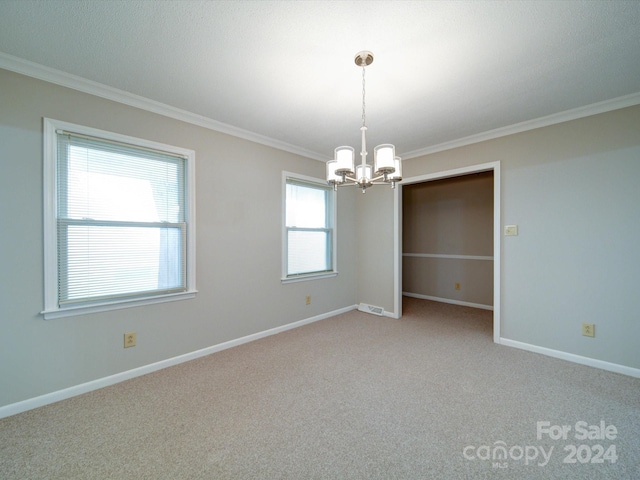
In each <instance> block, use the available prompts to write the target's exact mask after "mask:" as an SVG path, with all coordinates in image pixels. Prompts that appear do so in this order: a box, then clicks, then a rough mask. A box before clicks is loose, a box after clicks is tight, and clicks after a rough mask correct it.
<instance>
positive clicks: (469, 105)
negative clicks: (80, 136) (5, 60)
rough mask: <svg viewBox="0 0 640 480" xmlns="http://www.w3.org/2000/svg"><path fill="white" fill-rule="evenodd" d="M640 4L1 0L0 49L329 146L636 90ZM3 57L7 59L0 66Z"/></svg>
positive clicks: (404, 147) (527, 116)
mask: <svg viewBox="0 0 640 480" xmlns="http://www.w3.org/2000/svg"><path fill="white" fill-rule="evenodd" d="M639 25H640V2H639V1H603V2H600V1H579V2H575V1H545V2H542V1H533V2H531V1H517V2H516V1H505V2H500V1H491V2H485V1H470V2H465V1H456V2H448V1H433V2H432V1H420V2H411V1H406V2H405V1H384V2H383V1H377V2H372V1H355V2H352V1H320V2H314V1H305V2H302V1H300V2H294V1H189V0H182V1H151V0H150V1H140V0H126V1H117V0H111V1H99V0H93V1H91V0H78V1H69V0H45V1H30V0H22V1H12V0H0V52H4V53H5V54H8V55H10V56H13V57H18V58H19V59H24V60H28V61H30V62H34V63H37V64H40V65H43V66H46V67H50V68H53V69H56V70H59V71H62V72H66V73H69V74H73V75H77V76H79V77H83V78H85V79H89V80H92V81H95V82H99V83H101V84H104V85H107V86H110V87H114V88H117V89H120V90H123V91H126V92H130V93H133V94H136V95H140V96H143V97H146V98H149V99H152V100H155V101H157V102H161V103H163V104H166V105H169V106H172V107H176V108H179V109H182V110H186V111H189V112H192V113H195V114H199V115H202V116H204V117H207V118H209V119H213V120H216V121H218V122H223V123H225V124H229V125H231V126H234V127H238V128H240V129H244V130H247V131H250V132H254V133H256V134H259V135H262V136H265V137H268V138H270V139H275V140H277V141H279V142H286V143H288V144H291V145H294V146H297V147H300V148H303V149H306V150H308V151H310V152H315V153H316V154H317V155H314V156H315V157H316V158H327V159H328V158H329V157H331V156H333V149H334V148H335V147H336V146H339V145H352V146H354V147H356V149H358V148H359V133H360V132H359V127H360V122H361V103H360V102H361V90H362V86H361V81H362V78H361V71H360V69H359V68H358V67H356V66H355V65H354V63H353V57H354V55H355V54H356V53H357V52H358V51H360V50H365V49H366V50H371V51H372V52H373V53H374V55H375V61H374V63H373V65H371V66H370V67H368V68H367V70H366V80H367V83H366V94H367V95H366V100H367V126H368V143H369V146H370V148H369V150H370V151H372V147H373V146H374V145H377V144H379V143H394V144H395V145H396V149H397V151H398V152H399V153H401V154H406V153H411V152H414V153H415V152H416V151H420V150H422V149H425V148H428V147H430V146H433V145H439V144H442V143H445V142H450V141H454V140H456V139H460V138H464V137H468V136H471V135H477V134H480V133H482V132H487V131H490V130H493V129H498V128H502V127H507V126H510V125H514V124H517V123H520V122H526V121H530V120H533V119H537V118H540V117H545V116H548V115H552V114H555V113H558V112H563V111H567V110H571V109H575V108H578V107H582V106H585V105H590V104H593V103H596V102H602V101H605V100H610V99H613V98H617V97H621V96H625V95H629V94H634V93H637V92H640V33H639V32H640V27H639ZM0 66H1V65H0Z"/></svg>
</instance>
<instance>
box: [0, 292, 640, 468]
mask: <svg viewBox="0 0 640 480" xmlns="http://www.w3.org/2000/svg"><path fill="white" fill-rule="evenodd" d="M403 313H404V316H403V317H402V319H400V320H394V319H389V318H386V317H377V316H374V315H369V314H365V313H362V312H358V311H351V312H348V313H345V314H342V315H338V316H335V317H332V318H329V319H326V320H322V321H319V322H316V323H313V324H309V325H306V326H304V327H300V328H296V329H293V330H289V331H287V332H284V333H281V334H278V335H274V336H271V337H267V338H263V339H261V340H258V341H255V342H251V343H248V344H245V345H241V346H238V347H235V348H231V349H228V350H224V351H221V352H218V353H215V354H212V355H209V356H206V357H203V358H200V359H197V360H194V361H191V362H187V363H183V364H180V365H177V366H175V367H171V368H167V369H164V370H161V371H158V372H154V373H151V374H148V375H144V376H142V377H138V378H135V379H132V380H129V381H126V382H122V383H119V384H117V385H113V386H110V387H107V388H103V389H101V390H97V391H94V392H90V393H87V394H84V395H81V396H78V397H74V398H71V399H68V400H64V401H61V402H58V403H55V404H52V405H48V406H45V407H41V408H38V409H35V410H31V411H28V412H24V413H21V414H18V415H14V416H12V417H8V418H5V419H2V420H0V478H2V479H4V480H10V479H11V480H13V479H20V480H24V479H82V480H90V479H153V480H160V479H291V480H302V479H367V480H368V479H385V480H388V479H483V478H487V479H489V478H492V479H493V478H497V479H503V478H504V479H516V478H517V479H585V478H586V479H592V478H593V479H596V478H598V479H630V480H637V479H639V478H640V379H636V378H631V377H627V376H624V375H619V374H615V373H611V372H606V371H602V370H598V369H594V368H590V367H586V366H582V365H577V364H573V363H570V362H566V361H562V360H558V359H553V358H549V357H545V356H542V355H538V354H535V353H530V352H525V351H521V350H517V349H513V348H509V347H504V346H500V345H496V344H494V343H493V341H492V313H491V312H489V311H485V310H478V309H473V308H468V307H460V306H454V305H447V304H441V303H436V302H431V301H427V300H420V299H414V298H407V297H405V298H404V306H403ZM603 427H604V428H603ZM563 428H564V430H563ZM567 428H568V430H567ZM583 437H584V438H583Z"/></svg>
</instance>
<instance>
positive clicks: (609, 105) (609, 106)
mask: <svg viewBox="0 0 640 480" xmlns="http://www.w3.org/2000/svg"><path fill="white" fill-rule="evenodd" d="M639 104H640V92H637V93H632V94H630V95H624V96H622V97H617V98H613V99H611V100H605V101H603V102H597V103H592V104H591V105H585V106H584V107H578V108H574V109H572V110H566V111H564V112H559V113H554V114H553V115H547V116H546V117H540V118H536V119H533V120H527V121H525V122H520V123H516V124H514V125H509V126H507V127H501V128H496V129H494V130H488V131H486V132H482V133H477V134H475V135H469V136H468V137H463V138H459V139H457V140H452V141H450V142H444V143H439V144H438V145H432V146H430V147H426V148H421V149H419V150H413V151H411V152H406V153H404V154H403V155H402V158H403V160H408V159H410V158H416V157H422V156H424V155H429V154H431V153H437V152H442V151H445V150H451V149H452V148H458V147H464V146H466V145H471V144H473V143H478V142H484V141H486V140H493V139H495V138H499V137H505V136H507V135H513V134H514V133H521V132H526V131H528V130H534V129H536V128H542V127H548V126H550V125H555V124H557V123H562V122H568V121H570V120H577V119H578V118H584V117H589V116H591V115H597V114H599V113H605V112H610V111H613V110H618V109H620V108H626V107H632V106H634V105H639Z"/></svg>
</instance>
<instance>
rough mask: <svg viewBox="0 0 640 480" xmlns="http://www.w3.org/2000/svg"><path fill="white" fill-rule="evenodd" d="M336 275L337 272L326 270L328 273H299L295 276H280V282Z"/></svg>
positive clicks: (293, 281)
mask: <svg viewBox="0 0 640 480" xmlns="http://www.w3.org/2000/svg"><path fill="white" fill-rule="evenodd" d="M337 275H338V272H328V273H319V274H310V275H299V276H297V277H287V278H282V279H281V282H282V283H283V284H285V283H295V282H306V281H308V280H319V279H321V278H330V277H335V276H337Z"/></svg>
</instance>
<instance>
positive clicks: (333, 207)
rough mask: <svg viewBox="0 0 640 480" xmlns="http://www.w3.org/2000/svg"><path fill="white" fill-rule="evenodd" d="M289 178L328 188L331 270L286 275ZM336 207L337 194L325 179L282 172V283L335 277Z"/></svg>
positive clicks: (336, 249)
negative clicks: (330, 224)
mask: <svg viewBox="0 0 640 480" xmlns="http://www.w3.org/2000/svg"><path fill="white" fill-rule="evenodd" d="M288 179H291V180H293V181H298V182H303V183H310V184H314V185H317V186H319V187H322V188H327V189H329V192H328V193H329V196H330V200H329V201H330V206H329V209H330V214H331V220H332V226H331V229H332V236H331V261H330V263H331V271H328V272H318V273H306V274H299V275H290V276H289V275H287V258H288V251H287V238H288V235H287V180H288ZM337 212H338V209H337V196H336V192H335V191H334V190H333V189H332V188H331V187H330V186H329V185H327V182H326V180H322V179H319V178H314V177H309V176H306V175H300V174H298V173H292V172H285V171H283V172H282V277H281V281H282V283H293V282H302V281H307V280H316V279H320V278H328V277H335V276H336V275H338V262H337V258H338V254H337V251H338V246H337V239H338V215H337Z"/></svg>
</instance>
